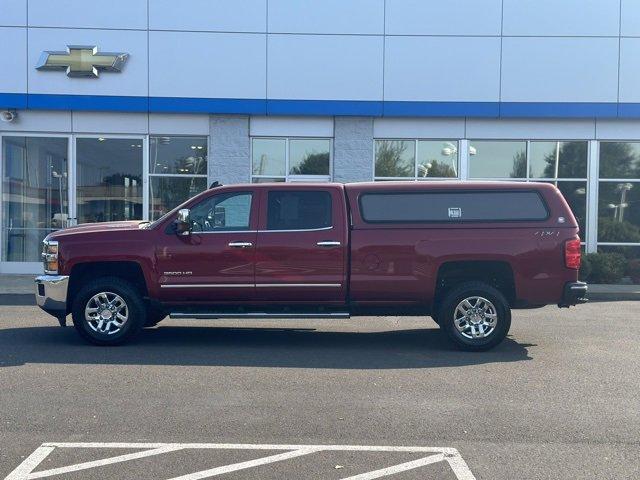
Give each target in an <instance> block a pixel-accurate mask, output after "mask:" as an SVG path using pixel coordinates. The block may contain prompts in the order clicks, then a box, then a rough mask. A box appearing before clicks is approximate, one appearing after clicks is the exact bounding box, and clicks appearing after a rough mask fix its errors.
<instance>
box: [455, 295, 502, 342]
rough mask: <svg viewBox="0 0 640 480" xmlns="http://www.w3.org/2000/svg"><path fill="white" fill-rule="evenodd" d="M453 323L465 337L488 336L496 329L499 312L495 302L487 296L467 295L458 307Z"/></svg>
mask: <svg viewBox="0 0 640 480" xmlns="http://www.w3.org/2000/svg"><path fill="white" fill-rule="evenodd" d="M453 323H454V325H455V326H456V329H458V332H460V334H461V335H462V336H463V337H465V338H469V339H471V340H474V339H478V338H487V337H488V336H489V335H491V334H492V333H493V331H494V330H495V329H496V325H497V323H498V313H497V310H496V307H495V306H494V305H493V303H491V302H490V301H489V300H487V299H486V298H484V297H476V296H474V297H467V298H465V299H464V300H462V301H461V302H460V303H459V304H458V306H457V307H456V309H455V312H454V314H453Z"/></svg>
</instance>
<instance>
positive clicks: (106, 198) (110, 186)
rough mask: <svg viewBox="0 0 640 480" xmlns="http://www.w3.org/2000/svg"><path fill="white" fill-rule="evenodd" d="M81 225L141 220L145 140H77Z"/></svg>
mask: <svg viewBox="0 0 640 480" xmlns="http://www.w3.org/2000/svg"><path fill="white" fill-rule="evenodd" d="M76 162H77V198H78V223H87V222H109V221H119V220H138V219H141V218H142V140H141V139H130V138H78V139H77V140H76Z"/></svg>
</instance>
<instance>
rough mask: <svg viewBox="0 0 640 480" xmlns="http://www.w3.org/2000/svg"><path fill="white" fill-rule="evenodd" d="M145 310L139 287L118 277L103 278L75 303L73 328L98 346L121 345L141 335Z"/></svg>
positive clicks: (83, 288) (77, 296) (75, 299)
mask: <svg viewBox="0 0 640 480" xmlns="http://www.w3.org/2000/svg"><path fill="white" fill-rule="evenodd" d="M146 313H147V312H146V309H145V305H144V303H143V301H142V298H141V296H140V294H139V293H138V291H137V290H136V288H135V287H134V286H133V285H132V284H131V283H129V282H127V281H126V280H123V279H121V278H117V277H102V278H98V279H96V280H93V281H91V282H89V283H88V284H87V285H85V286H84V287H82V288H81V289H80V291H79V292H78V294H77V295H75V298H74V300H73V305H72V311H71V314H72V317H73V325H74V327H75V328H76V330H77V331H78V333H79V334H80V336H82V338H84V339H85V340H87V341H89V342H91V343H94V344H96V345H118V344H121V343H123V342H125V341H127V340H129V339H131V338H132V337H134V336H135V335H136V334H138V333H139V332H140V330H141V329H142V328H143V327H144V325H145V322H146Z"/></svg>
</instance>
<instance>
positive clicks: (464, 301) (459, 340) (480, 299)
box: [437, 281, 511, 351]
mask: <svg viewBox="0 0 640 480" xmlns="http://www.w3.org/2000/svg"><path fill="white" fill-rule="evenodd" d="M437 318H438V323H439V325H440V328H442V329H443V330H444V331H445V332H446V334H447V336H448V337H449V338H450V339H451V341H453V343H454V344H455V345H456V346H457V347H458V348H460V349H462V350H468V351H482V350H489V349H491V348H493V347H495V346H496V345H498V344H499V343H500V342H502V340H504V338H505V337H506V336H507V333H508V332H509V328H510V327H511V309H510V308H509V302H508V301H507V299H506V298H505V296H504V295H503V294H502V293H501V292H500V291H499V290H497V289H496V288H494V287H492V286H491V285H488V284H486V283H484V282H478V281H469V282H464V283H462V284H460V285H458V286H456V287H454V288H453V289H451V290H450V291H449V292H448V293H447V294H446V295H445V297H444V299H443V300H442V303H441V304H440V309H439V311H438V315H437Z"/></svg>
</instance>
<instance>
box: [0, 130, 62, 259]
mask: <svg viewBox="0 0 640 480" xmlns="http://www.w3.org/2000/svg"><path fill="white" fill-rule="evenodd" d="M2 144H3V145H2V147H3V152H2V153H3V155H2V158H3V165H2V171H3V178H2V260H3V261H8V262H39V261H41V258H40V253H41V252H42V240H43V239H44V237H45V236H46V235H47V234H48V233H49V232H51V231H53V230H56V229H59V228H63V227H66V226H67V221H68V218H69V210H68V208H69V204H68V193H67V185H68V173H67V172H68V158H67V150H68V148H67V139H66V138H53V137H49V138H47V137H10V136H5V137H4V138H3V142H2Z"/></svg>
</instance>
